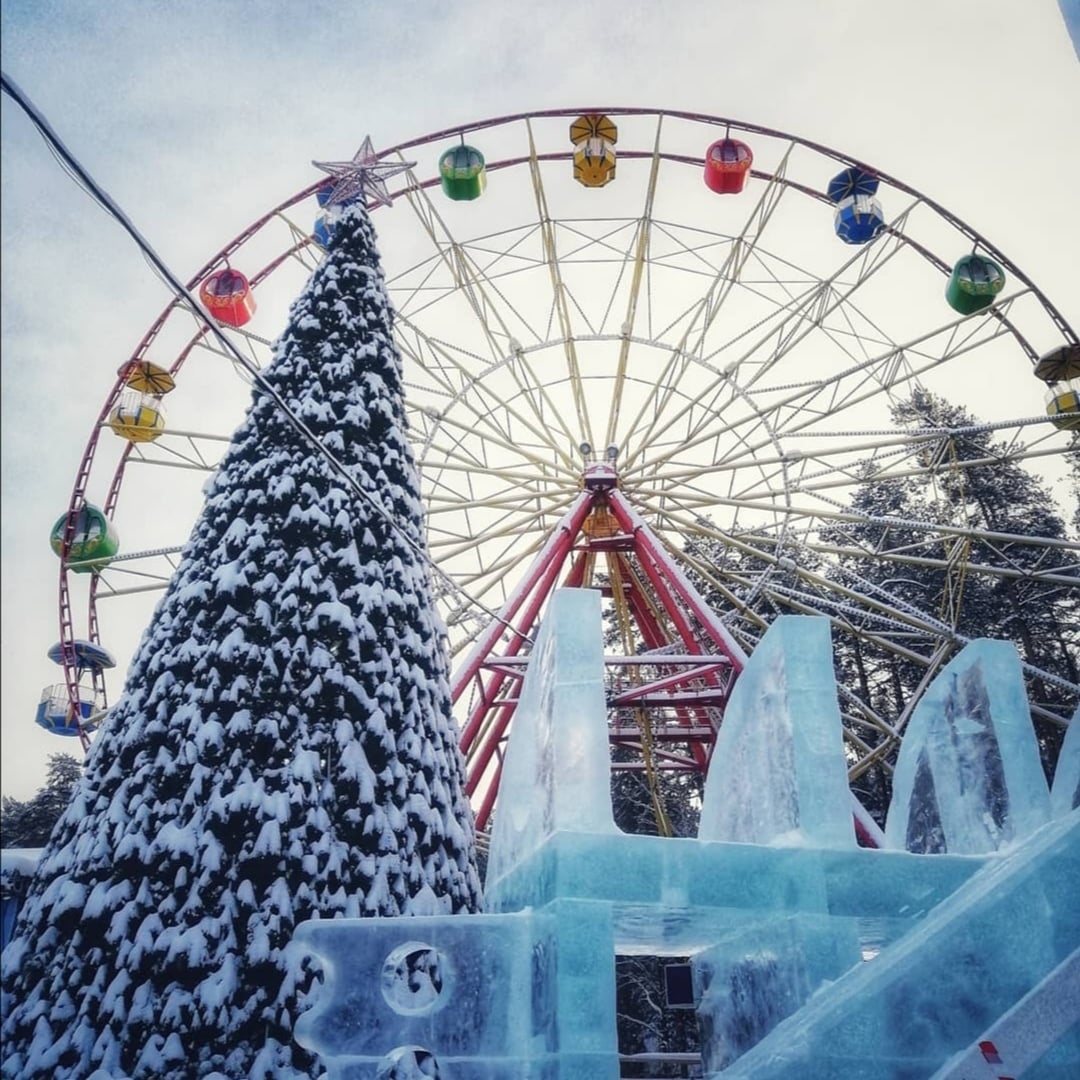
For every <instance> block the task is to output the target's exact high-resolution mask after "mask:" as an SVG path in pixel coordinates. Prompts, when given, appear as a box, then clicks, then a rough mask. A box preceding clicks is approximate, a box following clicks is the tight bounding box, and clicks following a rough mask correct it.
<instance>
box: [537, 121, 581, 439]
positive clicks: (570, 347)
mask: <svg viewBox="0 0 1080 1080" xmlns="http://www.w3.org/2000/svg"><path fill="white" fill-rule="evenodd" d="M525 126H526V130H527V132H528V137H529V175H530V177H531V179H532V186H533V195H534V196H535V199H536V212H537V219H538V221H539V222H540V230H541V235H542V237H543V244H544V256H545V259H546V261H547V266H548V274H549V277H550V280H551V294H552V297H553V302H554V306H555V311H556V314H557V316H558V321H559V332H560V334H559V336H560V340H561V341H562V343H563V349H564V352H565V354H566V366H567V370H568V371H569V373H570V385H571V390H572V396H573V404H574V414H575V416H576V417H577V422H578V427H579V429H580V430H581V432H582V434H583V435H584V438H585V441H586V442H588V443H589V444H590V445H593V444H594V443H595V440H594V439H593V433H592V424H591V421H590V419H589V410H588V408H587V407H586V404H585V392H584V388H583V387H582V383H581V368H580V366H579V365H578V357H577V348H576V346H575V344H574V334H573V327H572V325H571V322H570V312H569V310H568V307H567V303H566V290H565V286H564V283H563V280H562V272H561V270H560V268H559V257H558V252H557V249H556V244H555V229H554V227H553V225H552V219H551V215H550V213H549V212H548V206H547V195H546V193H545V191H544V180H543V174H542V172H541V169H540V161H539V159H538V157H537V153H536V141H535V138H534V136H533V130H532V124H531V123H530V122H529V121H528V120H526V122H525Z"/></svg>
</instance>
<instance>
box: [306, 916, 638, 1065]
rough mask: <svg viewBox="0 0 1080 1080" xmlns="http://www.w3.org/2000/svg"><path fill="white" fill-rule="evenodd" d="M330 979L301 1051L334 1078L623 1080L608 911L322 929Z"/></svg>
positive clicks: (326, 924)
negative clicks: (305, 1050) (312, 1053)
mask: <svg viewBox="0 0 1080 1080" xmlns="http://www.w3.org/2000/svg"><path fill="white" fill-rule="evenodd" d="M294 941H295V942H296V945H297V946H299V947H300V948H301V949H304V950H306V951H309V952H311V953H314V954H315V955H316V956H317V957H318V958H319V960H320V962H321V964H322V967H323V970H324V972H325V983H324V985H323V988H322V989H321V991H320V993H319V997H318V1001H317V1003H316V1005H315V1007H314V1008H313V1009H312V1010H311V1011H309V1012H307V1013H305V1014H303V1015H302V1016H301V1017H300V1018H299V1019H298V1020H297V1023H296V1032H295V1034H296V1040H297V1042H299V1043H300V1044H301V1045H302V1046H305V1047H307V1048H308V1049H310V1050H313V1051H315V1052H316V1053H318V1054H319V1056H320V1058H321V1059H322V1061H323V1063H324V1064H325V1065H326V1066H327V1069H328V1072H329V1076H330V1078H331V1080H414V1078H415V1080H422V1078H433V1077H439V1078H442V1080H525V1078H535V1080H555V1078H558V1080H617V1077H618V1075H619V1065H618V1056H617V1054H616V1052H615V975H614V967H613V964H612V955H613V945H612V942H611V925H610V918H608V915H607V912H606V911H605V910H603V909H602V908H601V907H600V906H599V905H587V904H586V905H581V904H577V905H575V904H573V903H570V904H569V905H552V906H551V907H550V908H549V909H547V910H546V911H544V912H543V913H534V912H531V911H526V912H518V913H514V914H508V915H453V916H434V917H415V916H404V917H401V918H386V919H321V920H316V921H309V922H305V923H302V924H301V925H300V926H299V927H298V928H297V931H296V934H295V936H294Z"/></svg>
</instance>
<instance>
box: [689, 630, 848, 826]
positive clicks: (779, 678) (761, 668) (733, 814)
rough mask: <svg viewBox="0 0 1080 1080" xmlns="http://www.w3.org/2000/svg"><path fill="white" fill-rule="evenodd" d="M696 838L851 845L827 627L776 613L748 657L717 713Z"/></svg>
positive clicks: (837, 710) (838, 712) (841, 746)
mask: <svg viewBox="0 0 1080 1080" xmlns="http://www.w3.org/2000/svg"><path fill="white" fill-rule="evenodd" d="M698 838H699V839H701V840H714V841H715V840H730V841H736V842H739V843H747V844H777V843H779V844H792V843H794V844H806V845H810V846H813V847H852V846H854V844H855V832H854V828H853V825H852V816H851V793H850V790H849V788H848V782H847V771H846V767H845V764H844V742H843V727H842V724H841V720H840V709H839V706H838V705H837V700H836V681H835V679H834V677H833V664H832V644H831V641H830V634H829V620H828V619H824V618H818V617H814V616H806V615H782V616H780V617H779V618H778V619H776V621H775V622H774V623H773V624H772V626H770V627H769V629H768V631H767V632H766V633H765V635H764V637H762V639H761V641H760V642H759V643H758V646H757V648H756V649H754V652H753V655H752V656H751V657H750V660H749V662H748V663H747V665H746V667H745V669H744V670H743V672H742V674H741V675H740V676H739V681H738V682H737V683H736V684H735V689H734V691H733V693H732V695H731V700H730V702H729V703H728V706H727V709H726V710H725V712H724V722H723V725H722V727H721V728H720V732H719V735H718V736H717V740H716V748H715V749H714V751H713V755H712V761H711V764H710V767H709V777H708V781H707V783H706V786H705V799H704V805H703V807H702V812H701V824H700V827H699V829H698Z"/></svg>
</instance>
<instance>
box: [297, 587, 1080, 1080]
mask: <svg viewBox="0 0 1080 1080" xmlns="http://www.w3.org/2000/svg"><path fill="white" fill-rule="evenodd" d="M601 640H602V639H601V624H600V599H599V595H598V594H597V593H596V592H594V591H591V590H583V589H568V590H561V591H557V592H556V593H554V594H553V597H552V601H551V604H550V606H549V609H548V612H547V616H546V618H545V620H544V622H543V625H542V628H541V631H540V633H539V635H538V638H537V641H536V644H535V647H534V651H533V654H532V659H531V662H530V666H529V670H528V674H527V676H526V678H525V681H524V687H523V691H522V697H521V701H520V705H519V708H518V713H517V719H516V721H515V725H514V728H513V731H512V734H511V738H510V743H509V747H508V750H507V758H506V763H505V775H504V778H503V782H502V786H501V788H500V791H501V794H500V797H499V798H500V801H499V803H498V804H497V812H496V819H495V820H496V824H495V828H494V832H493V838H492V848H491V854H490V860H489V869H488V879H487V889H486V899H487V909H488V912H489V913H488V914H483V915H461V916H451V917H445V916H444V917H423V918H417V917H412V918H393V919H363V920H355V921H350V920H338V921H325V920H324V921H319V922H312V923H306V924H304V925H303V926H301V927H300V928H299V930H298V932H297V935H296V939H297V941H298V943H299V944H300V945H301V946H303V947H304V948H306V949H309V950H311V951H312V952H314V953H316V954H317V955H318V956H319V957H321V958H322V961H323V963H324V965H325V967H326V971H327V982H326V985H325V987H324V992H323V995H322V998H321V999H320V1001H319V1003H318V1004H317V1006H316V1008H315V1009H314V1010H313V1011H311V1012H310V1013H308V1014H306V1015H305V1016H304V1017H302V1018H301V1020H300V1021H299V1022H298V1025H297V1038H298V1039H299V1041H300V1042H301V1043H302V1044H303V1045H305V1046H307V1047H309V1048H311V1049H314V1050H316V1051H317V1052H318V1053H319V1054H320V1055H321V1056H322V1057H323V1059H324V1060H325V1061H326V1063H327V1065H328V1067H329V1068H330V1070H331V1076H332V1077H334V1078H337V1080H345V1078H348V1080H369V1078H370V1080H374V1078H376V1077H378V1078H381V1080H389V1078H391V1077H393V1078H397V1080H400V1078H405V1077H434V1076H438V1077H441V1078H443V1080H465V1078H469V1080H510V1078H513V1080H526V1078H544V1080H570V1078H573V1080H586V1078H587V1080H616V1078H618V1077H619V1075H620V1059H619V1052H618V1045H617V1033H616V1022H615V1021H616V1017H615V1008H614V999H615V985H614V982H615V980H614V966H615V965H614V962H615V957H616V956H617V955H619V954H645V955H652V956H690V957H691V963H692V974H693V988H694V999H695V1006H696V1010H697V1019H698V1026H699V1031H700V1036H701V1039H700V1043H701V1060H702V1068H703V1070H704V1072H703V1075H704V1076H706V1077H711V1078H719V1077H721V1076H723V1077H725V1078H726V1077H728V1076H729V1075H730V1076H733V1077H734V1076H747V1077H754V1078H755V1080H757V1078H761V1077H777V1078H780V1077H784V1078H787V1077H791V1078H795V1077H798V1078H799V1080H806V1078H813V1077H821V1078H826V1077H828V1078H830V1080H835V1078H839V1077H867V1078H869V1077H873V1078H874V1080H879V1078H880V1077H884V1076H888V1077H896V1078H901V1077H911V1078H913V1080H914V1078H915V1077H929V1076H931V1075H932V1074H935V1073H937V1074H938V1075H940V1076H959V1075H967V1074H966V1073H961V1072H957V1071H956V1069H958V1068H960V1067H961V1065H962V1063H963V1062H964V1061H968V1060H970V1056H971V1054H973V1053H977V1052H979V1051H978V1048H979V1046H980V1045H986V1046H993V1047H994V1048H995V1050H994V1052H995V1054H997V1053H998V1051H999V1050H1000V1055H999V1056H1001V1060H1002V1061H1004V1062H1005V1064H1006V1065H1008V1062H1009V1060H1013V1061H1015V1062H1017V1063H1022V1064H1023V1066H1024V1067H1028V1066H1031V1071H1030V1073H1029V1075H1035V1076H1038V1075H1043V1076H1061V1077H1064V1076H1072V1075H1077V1073H1076V1071H1070V1070H1080V1051H1078V1048H1077V1041H1076V1035H1075V1032H1073V1033H1070V1032H1069V1030H1068V1029H1069V1027H1070V1025H1074V1024H1075V1022H1076V1021H1077V1019H1078V1018H1080V1001H1077V1000H1076V998H1077V997H1078V996H1080V995H1078V994H1077V993H1076V992H1075V989H1076V985H1077V983H1078V981H1080V980H1078V978H1077V975H1078V974H1080V971H1078V969H1080V952H1078V951H1077V950H1078V949H1080V904H1078V903H1077V897H1078V896H1080V812H1077V811H1076V810H1074V809H1072V808H1071V807H1068V808H1066V807H1065V806H1064V803H1062V805H1061V806H1059V805H1058V802H1057V801H1055V809H1056V810H1057V811H1058V816H1057V818H1056V819H1055V820H1054V821H1053V822H1051V823H1050V824H1046V821H1047V820H1048V818H1049V799H1048V795H1047V792H1046V784H1045V781H1044V780H1043V779H1042V777H1041V772H1040V773H1039V775H1038V777H1037V778H1036V776H1035V772H1034V770H1033V769H1032V759H1031V747H1032V744H1033V742H1034V739H1033V736H1031V735H1030V721H1027V720H1026V715H1024V714H1023V713H1022V706H1021V704H1020V703H1019V702H1018V701H1017V699H1016V694H1015V685H1014V684H1013V682H1011V681H1010V680H1012V678H1013V673H1012V668H1011V667H1010V663H1009V662H1007V661H1006V659H1005V657H1004V655H1003V654H1002V655H999V650H998V649H997V647H996V643H991V642H979V643H976V644H975V645H974V646H973V647H971V648H970V649H969V650H967V651H965V653H964V654H963V655H962V657H961V658H960V659H959V660H958V661H957V662H955V663H954V665H951V666H950V667H949V668H948V669H946V670H945V671H944V672H943V673H942V674H941V676H940V677H939V681H938V683H937V684H935V686H934V687H933V688H932V689H931V691H930V692H929V693H928V694H927V695H926V698H925V699H924V702H923V704H922V705H921V706H920V709H921V711H920V713H919V714H918V716H917V718H916V721H917V722H914V723H913V733H912V734H913V736H914V737H913V738H911V740H910V749H908V750H907V751H906V753H907V756H908V757H909V758H911V759H913V761H914V764H906V765H905V766H904V769H905V772H904V773H903V774H898V779H897V790H898V796H897V798H898V801H897V803H896V804H895V805H894V807H893V811H892V813H893V814H895V815H898V816H897V817H896V821H897V822H898V823H904V822H907V821H910V820H913V819H914V818H918V819H919V820H923V819H925V818H926V814H927V809H926V808H927V806H929V805H932V806H934V807H936V808H937V813H938V818H939V819H940V821H941V822H943V823H945V825H944V826H943V829H944V835H945V837H946V840H945V842H944V843H943V844H940V845H937V847H938V848H939V849H940V850H938V853H935V854H927V853H921V852H922V851H924V850H930V849H931V847H932V845H922V847H920V848H919V852H913V851H908V850H871V849H867V848H862V847H859V846H857V845H856V843H855V833H854V826H853V820H852V811H851V803H850V795H849V793H848V791H847V787H846V783H845V782H844V781H845V769H844V751H843V743H842V738H841V734H840V713H839V709H838V707H837V699H836V689H835V685H834V684H833V681H832V664H831V655H830V651H829V635H828V623H827V621H825V620H823V619H819V618H816V617H803V616H790V617H784V618H780V619H778V620H777V621H776V623H775V624H774V625H773V626H772V627H771V628H770V630H769V631H768V633H767V634H766V635H765V636H764V638H763V639H762V641H761V643H760V644H759V646H758V648H757V649H756V650H755V652H754V654H753V656H752V657H751V658H750V661H749V663H748V664H747V666H746V669H745V670H744V672H743V674H742V678H741V680H740V682H739V683H738V685H737V687H736V692H735V693H734V694H733V695H732V700H731V701H730V703H729V707H728V710H727V713H726V717H725V723H724V727H723V728H722V730H721V733H720V736H719V738H718V741H717V745H716V751H715V760H714V763H713V766H712V769H711V771H710V774H709V778H708V784H707V787H706V794H705V800H704V807H703V811H702V825H701V830H700V835H699V836H698V838H696V839H692V838H691V839H671V838H662V837H652V836H630V835H624V834H622V833H621V832H620V831H619V830H618V829H617V828H616V826H615V824H614V820H613V816H612V811H611V803H610V796H609V794H608V769H609V761H608V746H607V741H606V735H605V731H606V712H605V702H604V687H603V673H602V668H603V656H602V646H601ZM1009 648H1010V649H1011V646H1010V647H1009ZM1013 655H1015V654H1013ZM965 673H966V674H965ZM976 673H978V674H976ZM987 702H989V705H987ZM1025 722H1026V726H1025ZM920 732H921V734H920ZM755 735H757V736H759V737H761V738H765V739H767V740H768V742H769V747H768V748H767V749H766V748H762V747H760V746H758V745H756V743H755ZM965 739H967V740H968V743H965V742H964V740H965ZM1075 745H1076V736H1075V733H1074V734H1072V735H1071V736H1070V746H1075ZM965 746H966V747H967V749H965ZM989 746H994V747H996V748H997V749H996V751H991V750H989V749H987V748H988V747H989ZM973 748H974V749H978V750H979V752H978V753H976V752H974V749H973ZM1072 760H1073V759H1072V757H1063V761H1064V762H1065V772H1064V773H1062V772H1061V769H1060V768H1059V774H1060V776H1061V777H1063V779H1060V783H1062V784H1063V785H1066V787H1068V785H1070V784H1072V785H1073V787H1075V778H1072V774H1071V773H1069V772H1068V770H1069V768H1071V767H1072V766H1071V765H1070V764H1069V762H1072ZM1034 765H1035V768H1036V769H1037V766H1038V760H1037V755H1036V757H1035V759H1034ZM920 769H922V770H923V775H929V776H930V777H931V778H932V785H931V784H930V782H929V781H926V780H922V781H915V780H912V779H910V778H909V779H907V780H905V779H904V776H907V775H909V774H914V776H916V777H917V776H918V775H919V772H920ZM1040 783H1041V786H1040ZM1056 790H1057V789H1056V788H1055V792H1056ZM1070 790H1071V789H1070ZM931 792H932V797H931V795H930V794H928V793H931ZM1062 798H1063V799H1064V797H1062ZM995 808H996V809H995ZM980 814H982V815H983V816H985V815H986V814H989V815H990V820H991V821H992V822H993V826H992V828H991V826H990V825H985V827H984V828H983V832H982V833H978V832H977V830H976V824H977V823H978V818H979V815H980ZM954 820H955V821H958V822H960V823H961V824H960V825H959V826H954V825H953V824H952V823H953V822H954ZM973 821H974V822H975V823H976V824H972V822H973ZM892 822H893V816H892V814H891V815H890V827H893V826H892ZM897 827H899V828H900V834H901V835H903V836H904V837H905V838H906V837H907V836H908V835H909V834H910V832H911V830H910V829H909V827H908V826H907V825H906V824H903V825H902V827H901V826H897ZM965 828H966V830H967V831H964V829H965ZM973 834H974V835H978V836H980V837H983V836H985V837H989V839H987V840H980V842H979V843H974V842H973V841H971V840H970V837H971V836H972V835H973ZM965 837H966V838H967V839H957V838H965ZM950 840H951V842H950ZM903 846H906V845H897V847H898V848H899V847H903ZM957 850H962V851H964V852H965V853H964V854H955V853H954V852H955V851H957ZM1032 1017H1038V1018H1039V1020H1038V1023H1034V1022H1033V1021H1031V1018H1032ZM1024 1018H1027V1019H1026V1020H1025V1019H1024ZM1033 1032H1034V1034H1033ZM994 1040H996V1041H994ZM1008 1055H1011V1059H1010V1058H1009V1057H1008ZM1003 1067H1005V1066H1003ZM1009 1067H1011V1066H1009ZM939 1070H940V1072H939ZM972 1075H978V1074H972ZM1001 1075H1005V1074H1004V1073H1002V1074H1001Z"/></svg>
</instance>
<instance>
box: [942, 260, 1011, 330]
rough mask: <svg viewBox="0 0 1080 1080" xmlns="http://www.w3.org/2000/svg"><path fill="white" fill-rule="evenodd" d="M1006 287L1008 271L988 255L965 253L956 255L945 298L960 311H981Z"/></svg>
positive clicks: (968, 313)
mask: <svg viewBox="0 0 1080 1080" xmlns="http://www.w3.org/2000/svg"><path fill="white" fill-rule="evenodd" d="M1004 287H1005V271H1004V270H1002V269H1001V267H1000V266H998V264H997V263H996V262H994V260H993V259H988V258H987V257H986V256H985V255H976V254H974V253H972V254H971V255H965V256H963V258H960V259H957V261H956V265H955V266H954V267H953V271H952V274H951V275H950V276H949V283H948V285H946V286H945V299H946V300H948V302H949V306H950V307H951V308H953V309H954V310H956V311H959V312H960V314H961V315H970V314H971V313H972V312H974V311H981V310H982V309H983V308H986V307H989V306H990V305H991V304H992V303H993V302H994V297H996V296H997V294H998V293H999V292H1001V290H1002V289H1003V288H1004Z"/></svg>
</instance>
